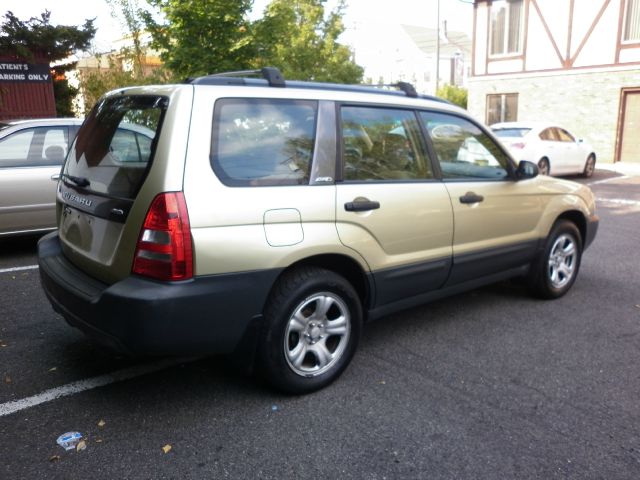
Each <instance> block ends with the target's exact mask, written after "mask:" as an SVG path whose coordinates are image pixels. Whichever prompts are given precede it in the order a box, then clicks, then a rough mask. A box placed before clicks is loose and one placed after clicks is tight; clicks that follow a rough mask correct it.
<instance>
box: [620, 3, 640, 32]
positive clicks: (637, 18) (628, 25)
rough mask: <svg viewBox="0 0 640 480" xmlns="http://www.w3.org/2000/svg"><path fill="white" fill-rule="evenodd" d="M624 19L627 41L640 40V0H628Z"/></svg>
mask: <svg viewBox="0 0 640 480" xmlns="http://www.w3.org/2000/svg"><path fill="white" fill-rule="evenodd" d="M625 15H626V16H625V21H624V38H623V40H624V41H625V42H637V41H640V0H627V9H626V14H625Z"/></svg>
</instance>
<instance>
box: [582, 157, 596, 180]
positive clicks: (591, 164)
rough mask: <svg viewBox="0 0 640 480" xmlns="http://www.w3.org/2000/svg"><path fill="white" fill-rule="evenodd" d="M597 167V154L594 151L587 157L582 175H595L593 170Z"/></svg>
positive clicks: (586, 176) (587, 176)
mask: <svg viewBox="0 0 640 480" xmlns="http://www.w3.org/2000/svg"><path fill="white" fill-rule="evenodd" d="M595 169H596V156H595V155H594V154H593V153H592V154H590V155H589V156H588V157H587V161H586V163H585V164H584V170H583V171H582V176H583V177H585V178H589V177H590V176H591V175H593V171H594V170H595Z"/></svg>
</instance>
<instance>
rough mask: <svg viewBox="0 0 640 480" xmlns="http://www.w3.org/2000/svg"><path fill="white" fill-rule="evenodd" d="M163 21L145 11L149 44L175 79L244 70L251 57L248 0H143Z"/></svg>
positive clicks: (252, 49) (252, 48)
mask: <svg viewBox="0 0 640 480" xmlns="http://www.w3.org/2000/svg"><path fill="white" fill-rule="evenodd" d="M147 1H148V3H149V4H150V5H152V6H153V7H156V8H158V9H159V10H160V13H161V14H162V15H163V17H164V19H165V22H164V23H161V24H160V23H157V21H156V20H155V19H154V18H153V16H152V15H151V14H150V13H149V12H146V13H145V14H144V20H145V24H146V27H147V29H148V30H149V31H150V32H151V34H152V36H153V43H152V46H153V47H154V48H156V49H158V50H160V51H161V52H162V53H161V58H162V61H163V62H164V64H165V66H166V67H167V68H168V69H169V70H170V71H171V72H173V74H174V75H175V76H176V77H177V78H185V77H189V76H199V75H206V74H209V73H213V72H220V71H229V70H238V69H246V68H248V67H249V66H250V64H251V59H252V58H253V53H254V50H255V49H254V45H253V44H252V42H251V36H250V22H249V21H248V20H247V17H246V14H247V12H248V11H249V9H250V7H251V3H252V1H251V0H191V1H184V0H147Z"/></svg>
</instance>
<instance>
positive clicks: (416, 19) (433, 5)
mask: <svg viewBox="0 0 640 480" xmlns="http://www.w3.org/2000/svg"><path fill="white" fill-rule="evenodd" d="M438 1H439V2H440V20H441V22H442V21H446V22H447V29H448V30H450V31H454V30H455V31H462V32H466V33H467V34H468V35H469V37H471V31H472V22H473V5H472V4H471V3H472V0H346V12H345V16H344V18H343V20H344V23H345V26H346V31H345V33H344V34H343V36H342V37H341V39H340V41H341V42H342V43H345V44H348V45H350V46H351V47H353V48H354V49H355V51H356V61H357V63H359V64H360V65H362V66H364V67H371V65H369V64H373V63H376V64H380V63H384V62H385V61H393V60H392V59H385V58H381V55H386V54H387V53H386V52H390V51H393V41H394V34H392V33H391V32H394V29H393V28H392V27H393V26H397V25H401V24H405V25H416V26H421V27H430V28H435V27H436V25H437V20H436V18H437V15H436V11H437V4H438ZM141 3H144V1H143V0H141ZM268 3H269V0H254V13H253V15H252V16H253V17H254V18H255V17H256V16H259V14H257V13H256V12H262V11H263V10H264V8H265V6H266V5H267V4H268ZM336 3H337V2H336V0H328V1H327V3H326V8H327V9H329V8H333V7H334V6H335V5H336ZM45 9H48V10H49V11H51V23H52V24H54V25H56V24H57V25H59V24H63V25H82V24H83V23H84V21H85V20H86V19H89V18H96V21H95V25H96V27H97V28H98V31H97V33H96V38H95V41H94V44H95V50H96V51H97V52H105V51H109V50H111V43H112V41H114V40H117V39H118V38H120V37H121V36H122V31H123V29H122V26H121V25H120V22H119V21H118V20H117V19H114V18H113V17H112V15H111V8H110V7H109V5H108V4H107V2H106V0H57V1H55V2H52V1H51V0H8V1H7V0H3V2H2V7H1V8H0V14H4V13H5V12H6V11H7V10H11V11H12V12H13V13H14V14H15V15H17V16H18V18H20V19H22V20H25V19H27V18H29V17H32V16H38V15H40V14H41V13H42V12H43V11H44V10H45ZM385 33H387V35H384V34H385Z"/></svg>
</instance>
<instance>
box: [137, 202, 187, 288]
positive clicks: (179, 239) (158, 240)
mask: <svg viewBox="0 0 640 480" xmlns="http://www.w3.org/2000/svg"><path fill="white" fill-rule="evenodd" d="M132 271H133V273H137V274H139V275H144V276H146V277H151V278H156V279H159V280H186V279H189V278H191V277H193V250H192V245H191V229H190V228H189V214H188V213H187V204H186V202H185V200H184V194H183V193H182V192H165V193H161V194H159V195H157V196H156V198H154V199H153V202H151V206H150V207H149V211H148V212H147V217H146V218H145V220H144V225H143V226H142V231H141V232H140V237H139V238H138V244H137V246H136V253H135V256H134V260H133V269H132Z"/></svg>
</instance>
